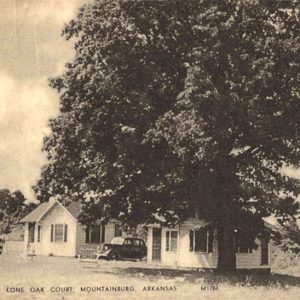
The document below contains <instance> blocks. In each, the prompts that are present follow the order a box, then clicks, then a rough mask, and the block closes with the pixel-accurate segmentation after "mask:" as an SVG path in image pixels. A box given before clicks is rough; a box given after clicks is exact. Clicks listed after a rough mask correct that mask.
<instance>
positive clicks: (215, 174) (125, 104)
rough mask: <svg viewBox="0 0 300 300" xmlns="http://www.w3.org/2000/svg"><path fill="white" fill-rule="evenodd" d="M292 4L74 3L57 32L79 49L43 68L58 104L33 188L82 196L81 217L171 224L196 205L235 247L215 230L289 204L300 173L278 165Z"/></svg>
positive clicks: (299, 108) (297, 81) (287, 123)
mask: <svg viewBox="0 0 300 300" xmlns="http://www.w3.org/2000/svg"><path fill="white" fill-rule="evenodd" d="M297 6H298V4H297V1H264V0H257V1H253V0H251V1H250V0H249V1H233V0H231V1H230V0H227V1H221V0H220V1H206V0H201V1H200V0H198V1H191V0H189V1H121V0H120V1H117V0H116V1H104V0H103V1H102V0H98V1H94V3H93V4H89V5H85V6H83V7H82V8H81V9H80V12H79V14H78V16H77V18H76V19H75V20H72V21H71V22H70V23H69V24H68V25H66V27H65V29H64V32H63V34H64V36H65V37H66V38H67V39H70V38H75V41H76V43H75V50H76V55H75V58H74V60H73V61H72V62H71V63H69V64H67V65H66V70H65V72H64V74H63V75H61V76H59V77H57V78H54V79H53V80H52V81H51V85H52V87H53V88H55V89H57V90H58V92H59V94H60V115H59V116H58V117H57V118H56V119H53V120H51V122H50V125H51V128H52V134H51V135H50V136H49V137H47V138H46V139H45V144H44V150H45V151H47V153H48V160H49V163H48V164H47V165H46V166H45V167H44V169H43V173H42V178H41V180H40V181H39V183H38V184H37V186H36V187H35V191H36V195H37V197H38V198H39V199H40V200H41V201H46V200H48V198H49V197H50V196H53V195H55V196H59V197H61V198H64V199H73V200H74V199H75V200H77V201H81V202H82V203H83V204H84V212H83V214H82V220H83V221H84V222H85V223H93V222H97V221H103V220H104V221H105V220H106V219H107V218H109V217H116V218H118V219H120V220H121V221H123V222H124V223H125V224H127V225H128V226H135V225H136V224H138V223H143V222H153V221H154V219H155V216H162V217H164V220H165V221H166V223H169V224H170V223H171V224H173V223H174V222H176V220H178V218H180V219H185V218H187V217H188V216H191V215H195V214H196V215H198V216H199V217H202V218H205V219H207V220H209V221H212V222H213V223H214V224H215V225H216V226H217V227H218V228H219V229H220V230H219V232H220V236H219V240H220V245H221V246H222V245H223V246H224V245H225V244H226V245H227V248H230V249H233V247H232V243H231V242H222V241H223V240H226V239H227V240H230V241H231V240H232V232H233V228H234V227H243V226H245V227H246V228H247V232H248V233H249V238H251V236H254V235H255V234H257V231H258V230H259V228H261V227H262V218H263V217H267V216H269V215H271V214H274V215H276V216H277V217H278V218H280V219H281V220H282V221H284V220H285V219H289V218H290V217H291V216H292V217H294V216H296V215H297V213H298V212H299V205H298V203H297V202H296V201H295V200H296V198H297V195H298V193H299V186H298V182H297V181H296V180H293V179H291V178H288V177H287V176H285V175H284V174H283V173H282V172H281V170H282V167H284V166H285V165H293V166H298V165H299V161H300V160H299V159H300V151H299V150H300V149H299V146H300V137H299V133H300V122H299V120H300V99H299V98H300V90H299V87H300V76H299V74H300V72H299V71H300V68H299V66H300V65H299V60H300V32H299V31H300V26H299V25H300V24H299V8H298V7H297ZM99 218H101V219H99ZM250 224H251V225H252V226H249V225H250ZM254 225H256V226H254ZM250 229H252V230H250ZM225 252H226V251H225ZM229 252H230V251H229ZM222 253H223V251H222ZM232 253H233V252H232V250H231V252H230V253H229V254H228V256H227V258H228V257H229V256H230V255H231V256H232ZM220 259H221V260H222V257H221V258H220ZM225 260H226V259H225ZM227 260H228V259H227Z"/></svg>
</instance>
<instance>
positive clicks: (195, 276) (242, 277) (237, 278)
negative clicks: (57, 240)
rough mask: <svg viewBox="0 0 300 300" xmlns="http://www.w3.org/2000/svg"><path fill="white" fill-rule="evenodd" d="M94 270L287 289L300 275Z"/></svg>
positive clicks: (295, 284)
mask: <svg viewBox="0 0 300 300" xmlns="http://www.w3.org/2000/svg"><path fill="white" fill-rule="evenodd" d="M93 269H94V272H97V273H107V274H115V275H118V276H124V277H128V276H130V277H136V278H144V279H145V280H147V281H148V280H150V281H153V282H155V281H160V280H162V279H174V280H175V281H177V282H178V283H184V282H186V283H196V284H197V283H199V284H207V285H212V284H227V285H232V286H247V287H270V288H282V289H288V288H291V287H300V277H297V276H291V275H286V274H277V273H271V274H259V273H257V272H252V273H251V272H247V273H234V274H224V275H223V274H222V275H221V274H216V273H215V272H213V271H204V270H182V269H168V268H151V267H149V268H148V267H124V266H121V267H118V266H112V265H111V266H110V267H109V268H107V267H104V268H102V267H101V266H99V267H98V268H97V269H95V268H93Z"/></svg>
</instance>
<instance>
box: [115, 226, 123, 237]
mask: <svg viewBox="0 0 300 300" xmlns="http://www.w3.org/2000/svg"><path fill="white" fill-rule="evenodd" d="M118 236H122V230H121V225H120V224H116V225H115V237H118Z"/></svg>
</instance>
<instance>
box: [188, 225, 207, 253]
mask: <svg viewBox="0 0 300 300" xmlns="http://www.w3.org/2000/svg"><path fill="white" fill-rule="evenodd" d="M190 251H193V252H207V253H209V252H213V230H212V229H211V228H210V227H209V228H207V227H206V228H201V229H197V230H190Z"/></svg>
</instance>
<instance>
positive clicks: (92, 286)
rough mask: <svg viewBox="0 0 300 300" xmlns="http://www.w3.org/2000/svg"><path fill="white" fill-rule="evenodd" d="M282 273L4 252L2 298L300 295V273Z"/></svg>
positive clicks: (0, 260) (0, 266) (0, 267)
mask: <svg viewBox="0 0 300 300" xmlns="http://www.w3.org/2000/svg"><path fill="white" fill-rule="evenodd" d="M276 276H277V277H276ZM276 276H275V277H274V276H273V277H272V278H271V279H270V278H269V277H261V278H257V277H254V276H244V277H238V278H231V279H228V278H226V277H220V276H217V277H216V276H215V275H214V274H202V273H199V272H195V271H194V272H192V271H190V270H176V269H166V268H161V267H160V266H149V265H148V264H146V263H145V262H122V261H120V262H119V261H118V262H107V261H99V262H98V263H97V262H96V263H95V262H93V263H91V262H79V261H78V260H77V259H73V258H61V257H35V258H34V259H33V260H32V261H31V260H25V259H24V258H22V257H21V256H6V255H3V256H1V255H0V299H242V300H243V299H260V298H263V299H272V298H274V297H277V298H278V297H280V298H281V300H282V299H300V279H299V277H293V276H288V275H276ZM270 285H271V286H272V287H270Z"/></svg>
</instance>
